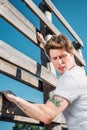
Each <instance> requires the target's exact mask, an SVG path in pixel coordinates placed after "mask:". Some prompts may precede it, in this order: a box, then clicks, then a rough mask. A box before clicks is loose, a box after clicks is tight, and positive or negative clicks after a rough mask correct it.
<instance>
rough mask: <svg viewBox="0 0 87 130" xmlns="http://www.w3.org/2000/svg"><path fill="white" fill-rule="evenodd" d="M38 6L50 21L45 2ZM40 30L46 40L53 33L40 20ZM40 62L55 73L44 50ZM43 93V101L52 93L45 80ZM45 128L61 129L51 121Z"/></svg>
mask: <svg viewBox="0 0 87 130" xmlns="http://www.w3.org/2000/svg"><path fill="white" fill-rule="evenodd" d="M39 7H40V9H41V10H42V11H43V12H44V14H45V15H46V16H47V18H48V19H49V20H50V21H51V22H52V14H51V11H50V10H49V9H48V8H47V6H46V4H45V3H44V2H42V3H41V4H40V6H39ZM40 32H41V33H42V34H43V36H44V39H45V40H46V41H47V40H49V39H50V38H51V37H52V35H53V34H52V33H51V32H50V31H49V30H47V28H46V25H44V24H43V23H42V22H40ZM41 63H42V65H44V66H45V67H47V68H48V69H49V70H50V72H52V73H53V74H54V75H56V70H55V68H54V66H53V64H52V63H51V62H50V61H49V59H48V58H47V57H46V55H45V53H44V51H42V50H41ZM46 86H47V87H46ZM43 94H44V103H45V102H46V101H47V99H48V98H49V97H50V96H51V95H52V94H53V90H52V87H50V86H49V87H48V84H47V83H46V82H43ZM45 130H62V127H61V125H60V124H59V125H58V124H57V123H53V122H52V123H50V124H49V125H45Z"/></svg>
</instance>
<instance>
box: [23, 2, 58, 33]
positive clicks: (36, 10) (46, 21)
mask: <svg viewBox="0 0 87 130" xmlns="http://www.w3.org/2000/svg"><path fill="white" fill-rule="evenodd" d="M23 1H24V2H25V3H26V4H27V6H28V7H29V8H30V9H31V10H32V11H33V12H34V13H35V14H36V15H37V16H38V17H39V18H40V19H41V21H42V22H43V23H44V24H45V25H46V26H47V27H48V28H49V30H50V31H51V32H53V33H54V34H56V35H59V34H60V31H59V30H58V29H57V28H56V27H55V25H53V24H52V23H51V22H50V20H49V19H48V18H47V17H46V15H45V14H44V13H43V12H42V11H41V10H40V9H39V8H38V7H37V5H36V4H35V3H34V2H33V1H32V0H23Z"/></svg>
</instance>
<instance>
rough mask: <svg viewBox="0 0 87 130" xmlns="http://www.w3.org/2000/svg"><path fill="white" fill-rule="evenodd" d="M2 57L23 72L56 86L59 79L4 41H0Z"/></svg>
mask: <svg viewBox="0 0 87 130" xmlns="http://www.w3.org/2000/svg"><path fill="white" fill-rule="evenodd" d="M0 57H1V58H2V59H5V60H7V61H8V62H11V63H12V64H14V65H16V66H18V67H20V68H22V69H23V70H26V71H28V72H30V73H32V74H34V75H36V76H37V77H40V78H41V79H42V80H45V81H46V82H48V83H49V84H51V85H53V86H54V87H55V86H56V83H57V81H58V78H57V77H56V76H54V74H52V73H51V72H50V71H49V70H48V69H47V68H45V67H44V66H41V65H40V64H39V63H37V62H36V61H34V60H32V59H31V58H30V57H28V56H26V55H24V54H23V53H21V52H19V51H17V50H16V49H14V48H13V47H11V46H10V45H8V44H6V43H5V42H3V41H0Z"/></svg>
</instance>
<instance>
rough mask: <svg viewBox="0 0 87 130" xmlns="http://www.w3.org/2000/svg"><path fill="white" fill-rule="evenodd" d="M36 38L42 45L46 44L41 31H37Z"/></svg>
mask: <svg viewBox="0 0 87 130" xmlns="http://www.w3.org/2000/svg"><path fill="white" fill-rule="evenodd" d="M37 39H38V41H39V42H41V43H42V44H43V45H45V44H46V41H45V39H44V37H43V35H42V34H41V33H39V32H37Z"/></svg>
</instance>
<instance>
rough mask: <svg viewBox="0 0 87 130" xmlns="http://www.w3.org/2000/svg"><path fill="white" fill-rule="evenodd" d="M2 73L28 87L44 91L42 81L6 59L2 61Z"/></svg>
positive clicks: (0, 66) (0, 70)
mask: <svg viewBox="0 0 87 130" xmlns="http://www.w3.org/2000/svg"><path fill="white" fill-rule="evenodd" d="M0 72H1V73H3V74H5V75H7V76H9V77H11V78H14V79H15V80H18V81H20V82H22V83H24V84H27V85H28V86H31V87H33V88H35V89H38V90H40V91H42V87H41V85H42V81H40V80H39V79H37V78H36V77H35V76H33V75H31V74H30V73H27V72H26V71H24V70H22V69H21V68H19V67H17V66H15V65H13V64H11V63H9V62H7V61H5V60H4V59H0Z"/></svg>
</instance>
